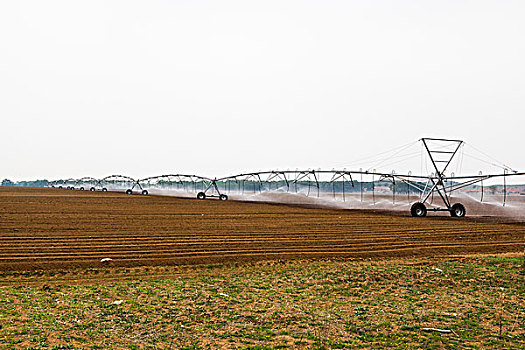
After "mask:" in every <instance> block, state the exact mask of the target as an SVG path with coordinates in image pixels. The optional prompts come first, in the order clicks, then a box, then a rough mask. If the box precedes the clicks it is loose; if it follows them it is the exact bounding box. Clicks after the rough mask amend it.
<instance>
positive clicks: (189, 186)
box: [51, 138, 525, 217]
mask: <svg viewBox="0 0 525 350" xmlns="http://www.w3.org/2000/svg"><path fill="white" fill-rule="evenodd" d="M419 141H421V143H422V145H423V147H422V149H423V151H424V153H425V154H426V155H427V159H428V161H429V163H430V165H431V169H432V170H431V173H430V174H428V175H413V174H412V173H411V172H408V173H407V174H397V173H395V172H394V171H392V172H390V173H385V172H377V171H375V169H373V170H371V171H369V170H361V169H360V170H358V171H351V170H346V169H343V170H321V169H319V170H311V169H309V170H274V171H259V172H252V173H244V174H238V175H232V176H226V177H221V178H209V177H204V176H198V175H188V174H170V175H159V176H151V177H147V178H144V179H139V180H135V179H133V178H131V177H129V176H124V175H110V176H106V177H104V178H102V179H99V180H97V179H95V178H92V177H84V178H81V179H78V180H75V179H68V180H57V181H54V182H52V183H51V186H52V187H59V188H68V189H80V190H84V189H88V188H89V190H91V191H97V190H101V191H108V189H109V190H121V189H125V192H126V193H127V194H132V193H135V192H137V191H139V192H140V193H142V194H143V195H147V194H149V191H148V190H157V191H162V190H177V191H181V192H185V193H188V192H193V193H197V198H198V199H206V198H219V199H220V200H227V199H228V195H227V194H226V193H238V194H240V195H243V194H245V193H257V192H259V193H260V192H263V191H277V192H290V191H295V192H296V193H298V192H299V191H302V192H303V193H305V194H306V195H307V196H308V195H310V193H312V192H316V193H317V197H319V193H320V192H321V190H322V191H323V192H327V191H328V190H330V187H331V191H332V192H333V196H334V198H335V197H336V194H338V195H342V199H343V200H346V197H345V193H347V190H346V189H345V184H346V186H351V187H352V188H353V187H355V183H354V182H355V181H356V180H355V178H357V177H360V179H361V181H360V182H359V186H360V187H361V191H360V192H361V200H362V198H363V187H362V186H363V181H362V179H363V176H368V177H372V182H371V184H372V194H374V193H375V192H374V185H375V184H376V183H381V182H382V183H385V182H389V183H390V184H391V186H392V187H393V196H394V197H393V201H394V202H395V194H396V190H395V186H396V184H403V185H404V187H405V188H406V191H407V195H408V200H409V201H410V200H411V196H410V193H411V192H412V194H416V195H418V196H419V199H418V200H417V201H416V202H414V203H413V204H412V206H411V208H410V213H411V215H412V216H415V217H424V216H426V215H427V212H428V211H445V212H449V213H450V215H451V216H453V217H463V216H465V214H466V208H465V206H464V205H463V204H461V203H453V202H452V194H453V193H454V192H456V191H458V190H461V189H464V188H466V187H469V186H473V185H476V184H478V183H481V188H482V189H483V181H485V180H489V179H492V178H502V179H503V187H504V189H503V194H504V199H503V205H505V201H506V194H507V185H506V179H507V178H508V177H509V176H520V175H525V173H524V172H517V171H515V170H512V169H510V168H509V167H506V166H505V167H501V168H502V169H503V170H502V172H500V173H494V174H486V175H484V174H482V173H481V172H479V173H478V174H477V175H466V176H455V175H454V173H451V175H450V176H447V174H448V169H449V167H450V165H451V163H452V161H453V160H454V159H455V158H457V155H458V151H459V150H460V149H461V147H462V146H463V145H464V142H463V141H461V140H450V139H440V138H422V139H421V140H419ZM321 179H324V180H321ZM481 194H482V197H481V200H483V192H482V193H481ZM434 197H436V198H438V204H436V203H434Z"/></svg>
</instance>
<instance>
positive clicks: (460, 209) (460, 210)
mask: <svg viewBox="0 0 525 350" xmlns="http://www.w3.org/2000/svg"><path fill="white" fill-rule="evenodd" d="M466 214H467V210H466V209H465V206H464V205H463V204H461V203H456V204H454V205H453V206H452V208H451V209H450V216H452V217H454V218H462V217H464V216H465V215H466Z"/></svg>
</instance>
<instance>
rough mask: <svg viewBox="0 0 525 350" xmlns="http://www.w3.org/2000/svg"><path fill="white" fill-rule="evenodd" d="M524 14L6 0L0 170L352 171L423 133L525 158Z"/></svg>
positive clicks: (345, 5)
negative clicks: (367, 158)
mask: <svg viewBox="0 0 525 350" xmlns="http://www.w3.org/2000/svg"><path fill="white" fill-rule="evenodd" d="M524 19H525V2H524V1H519V0H516V1H503V0H495V1H480V0H474V1H460V0H453V1H421V0H414V1H400V0H393V1H380V0H377V1H330V0H323V1H287V0H279V1H269V0H264V1H190V0H187V1H175V0H171V1H142V2H137V1H70V0H68V1H2V2H1V3H0V127H1V133H0V179H3V178H10V179H13V180H21V179H36V178H48V179H56V178H67V177H82V176H94V177H102V176H105V175H110V174H114V173H117V174H119V173H121V174H126V175H129V176H132V177H145V176H150V175H159V174H163V173H196V174H201V175H207V176H224V175H230V174H234V173H238V172H243V171H253V170H267V169H275V168H279V169H287V168H290V169H295V168H309V167H312V168H328V169H331V168H333V167H340V168H342V167H347V168H348V169H356V168H359V167H360V165H359V164H353V163H351V161H352V160H354V159H359V158H361V157H363V156H367V155H371V154H375V153H379V152H382V151H386V150H388V149H390V148H392V147H396V146H399V145H403V144H406V143H409V142H412V141H416V140H417V139H419V138H421V137H425V136H427V137H428V136H433V137H447V138H460V139H463V140H465V141H466V142H467V143H468V144H472V145H474V146H476V147H478V148H480V149H482V150H483V151H485V152H487V153H489V154H490V155H492V156H493V157H494V158H497V159H499V160H501V161H502V162H504V163H506V164H509V165H511V166H513V167H514V168H517V169H518V170H523V171H525V157H524V156H523V151H524V147H523V145H524V141H523V140H524V138H525V63H524V62H525V20H524ZM465 161H466V160H465Z"/></svg>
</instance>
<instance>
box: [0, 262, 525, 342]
mask: <svg viewBox="0 0 525 350" xmlns="http://www.w3.org/2000/svg"><path fill="white" fill-rule="evenodd" d="M110 270H111V269H110ZM110 270H108V269H94V270H87V271H86V270H82V271H76V273H74V271H73V273H72V272H67V273H63V272H56V273H50V272H44V273H32V274H31V273H14V274H9V273H7V274H6V273H4V274H2V276H1V277H0V278H1V280H2V282H3V284H4V286H3V287H0V314H1V323H0V325H1V328H0V346H1V347H2V348H13V349H14V348H16V349H77V348H80V349H106V348H113V349H180V348H185V349H200V348H231V349H234V348H249V349H287V348H290V349H293V348H317V349H333V348H384V349H390V348H399V349H418V348H428V349H442V348H445V349H467V348H468V349H476V348H494V349H501V348H516V349H518V348H523V347H525V330H524V328H523V325H524V324H525V290H524V288H523V282H524V276H523V275H521V274H520V271H523V266H522V259H521V258H508V257H507V258H506V257H476V258H473V257H470V258H457V259H444V260H443V259H440V260H438V261H432V260H414V259H408V260H376V261H369V260H366V261H295V262H290V261H288V262H285V261H273V262H259V263H253V264H250V265H240V266H235V265H220V266H215V265H210V266H199V267H197V268H176V267H151V268H132V269H125V268H119V269H116V270H112V271H110ZM92 279H95V281H96V283H94V282H93V280H92ZM6 281H9V283H6ZM427 327H428V328H439V329H445V330H451V331H453V333H448V334H441V333H438V332H424V331H422V329H423V328H427Z"/></svg>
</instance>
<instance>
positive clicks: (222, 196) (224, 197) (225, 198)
mask: <svg viewBox="0 0 525 350" xmlns="http://www.w3.org/2000/svg"><path fill="white" fill-rule="evenodd" d="M219 199H220V200H221V201H227V200H228V196H227V195H225V194H221V195H220V196H219Z"/></svg>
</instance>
